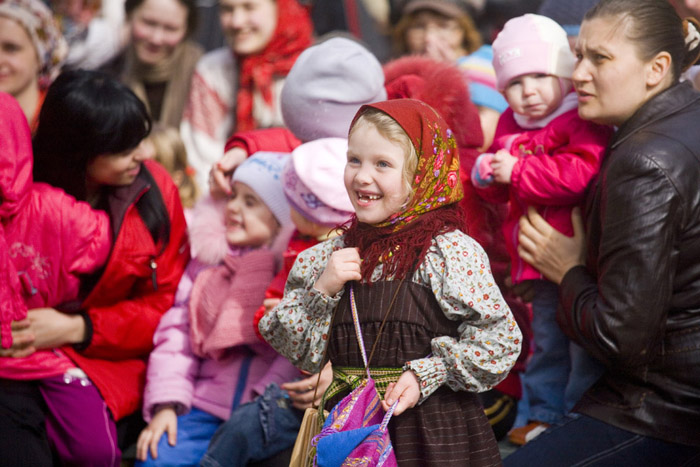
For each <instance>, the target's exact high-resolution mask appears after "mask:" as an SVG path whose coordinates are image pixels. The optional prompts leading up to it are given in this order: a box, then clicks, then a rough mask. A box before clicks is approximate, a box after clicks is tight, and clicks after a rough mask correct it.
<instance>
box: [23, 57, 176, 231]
mask: <svg viewBox="0 0 700 467" xmlns="http://www.w3.org/2000/svg"><path fill="white" fill-rule="evenodd" d="M151 125H152V123H151V117H150V116H149V114H148V110H147V109H146V106H145V105H144V104H143V102H141V100H140V99H139V98H138V97H137V96H136V94H134V93H133V92H132V91H131V90H130V89H129V88H128V87H126V86H125V85H123V84H121V83H120V82H118V81H117V80H116V79H114V78H112V77H110V76H108V75H106V74H104V73H101V72H98V71H88V70H70V71H65V72H63V73H62V74H61V75H59V76H58V78H56V80H55V81H54V82H53V83H52V84H51V86H50V87H49V90H48V92H47V93H46V98H45V99H44V103H43V105H42V107H41V112H40V113H39V125H38V127H37V130H36V134H35V135H34V138H33V140H32V142H33V147H34V180H35V181H37V182H45V183H48V184H50V185H52V186H55V187H58V188H62V189H63V190H64V191H65V192H66V193H68V194H70V195H72V196H74V197H75V198H77V199H79V200H82V201H85V200H86V197H87V193H86V186H87V166H88V163H89V162H90V161H92V160H93V159H94V158H95V157H97V156H99V155H105V154H119V153H122V152H126V151H129V150H131V149H134V148H136V147H137V146H138V145H139V144H140V143H141V141H142V140H143V139H144V138H145V137H146V136H148V134H149V133H150V131H151ZM148 176H149V177H150V174H148ZM136 206H137V208H138V211H139V214H140V215H141V218H142V219H143V221H144V223H146V226H147V227H148V229H149V231H150V232H151V235H152V236H153V239H154V241H156V242H157V241H159V240H162V241H163V242H164V244H165V243H167V240H168V237H169V235H170V221H169V216H168V213H167V210H166V208H165V203H164V202H163V198H162V196H161V193H160V190H159V189H158V187H157V185H155V183H151V187H150V189H149V190H148V191H146V193H145V194H144V195H143V196H142V197H141V198H140V199H139V201H138V202H137V203H136Z"/></svg>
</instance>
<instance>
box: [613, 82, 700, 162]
mask: <svg viewBox="0 0 700 467" xmlns="http://www.w3.org/2000/svg"><path fill="white" fill-rule="evenodd" d="M698 99H700V93H697V92H696V91H695V90H694V89H693V87H692V85H691V84H690V83H687V82H685V83H676V84H674V85H672V86H671V87H669V88H667V89H664V90H663V91H661V92H660V93H659V94H657V95H655V96H654V97H652V98H651V99H649V100H648V101H647V102H646V103H644V105H642V106H641V107H640V108H639V109H638V110H637V111H636V112H635V113H634V115H632V116H631V117H630V118H629V119H628V120H627V121H626V122H625V123H623V124H622V126H621V127H620V129H619V130H618V131H617V132H616V133H615V135H614V136H613V138H612V141H611V142H610V146H609V147H610V149H615V148H616V147H617V146H619V145H620V144H622V143H623V142H624V141H625V140H626V139H627V138H629V137H630V136H632V135H633V134H635V133H636V132H637V131H640V130H642V129H643V128H645V127H646V126H648V125H651V124H653V123H654V122H657V121H659V120H662V119H664V118H666V117H667V116H669V115H671V114H673V113H676V112H678V111H680V110H681V109H683V108H684V107H688V106H690V105H693V103H694V102H695V101H697V100H698Z"/></svg>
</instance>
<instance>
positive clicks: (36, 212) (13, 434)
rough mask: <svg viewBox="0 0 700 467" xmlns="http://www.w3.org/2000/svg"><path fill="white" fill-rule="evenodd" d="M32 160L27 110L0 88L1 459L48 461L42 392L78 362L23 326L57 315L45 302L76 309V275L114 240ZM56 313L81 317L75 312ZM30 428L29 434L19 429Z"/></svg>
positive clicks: (51, 419)
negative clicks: (43, 344)
mask: <svg viewBox="0 0 700 467" xmlns="http://www.w3.org/2000/svg"><path fill="white" fill-rule="evenodd" d="M32 164H33V157H32V142H31V139H30V133H29V126H28V124H27V120H26V118H25V116H24V113H23V112H22V109H21V108H20V106H19V104H18V103H17V101H16V100H15V99H14V98H13V97H11V96H10V95H9V94H5V93H0V221H1V223H0V327H1V329H2V332H1V341H2V349H0V414H2V415H1V416H0V453H2V461H1V463H3V464H4V465H51V462H52V454H51V450H50V446H49V440H48V439H47V436H46V433H47V430H48V431H50V430H51V428H52V427H53V426H54V424H55V423H57V421H56V419H55V415H56V414H54V413H53V412H51V411H50V410H49V411H48V412H49V413H47V414H44V412H43V410H41V409H39V407H41V406H42V405H46V404H45V402H44V398H45V397H50V398H51V399H52V401H53V402H57V399H59V397H60V393H59V392H54V391H53V390H52V389H51V388H54V387H56V384H55V383H56V381H62V380H63V378H65V377H66V375H68V374H70V372H71V371H73V370H75V369H76V365H75V363H73V362H72V361H71V359H70V358H69V357H68V356H67V355H66V354H65V353H63V352H62V351H60V350H56V351H54V350H50V349H36V348H35V347H34V345H33V339H34V338H33V336H32V335H31V332H28V329H29V326H30V322H31V321H32V320H33V319H34V317H35V316H37V314H39V315H43V316H51V317H52V318H53V319H59V317H58V316H57V315H55V314H54V312H53V310H51V309H50V308H47V307H56V308H60V309H64V310H65V311H73V309H75V308H77V307H75V306H72V305H74V304H72V303H70V302H72V301H75V300H77V299H78V292H79V288H80V278H81V276H82V275H85V274H89V273H93V272H95V270H97V269H98V268H100V267H101V266H102V265H103V264H104V263H105V261H106V260H107V255H108V254H109V249H110V245H111V241H110V225H109V219H108V217H107V214H105V213H104V212H102V211H94V210H93V209H91V208H90V205H88V204H87V203H83V202H80V201H76V199H75V198H73V197H72V196H69V195H67V194H66V193H65V192H63V190H60V189H57V188H53V187H51V186H49V185H46V184H44V183H34V182H33V180H32ZM29 310H31V311H30V312H29V314H28V311H29ZM61 319H63V320H73V319H78V320H82V318H81V317H80V315H79V314H78V313H75V314H72V313H67V314H65V315H63V317H62V318H61ZM41 331H42V329H39V330H38V331H37V330H34V331H32V332H41ZM13 334H14V336H13ZM13 337H14V338H13ZM47 391H50V392H47ZM49 393H50V394H51V395H50V396H49V395H48V394H49ZM45 417H46V420H45ZM18 431H21V432H22V433H18ZM27 433H31V435H28V436H24V435H25V434H27ZM20 434H21V435H22V436H20ZM102 434H105V435H106V432H102V431H100V432H99V433H98V432H96V433H95V439H98V438H99V439H101V438H100V436H101V435H102ZM18 436H19V438H18ZM20 441H21V442H20Z"/></svg>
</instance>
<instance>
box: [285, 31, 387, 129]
mask: <svg viewBox="0 0 700 467" xmlns="http://www.w3.org/2000/svg"><path fill="white" fill-rule="evenodd" d="M280 99H281V107H282V117H283V118H284V123H285V125H286V126H287V128H289V129H290V130H291V132H292V133H294V136H296V137H297V138H299V139H300V140H302V141H304V142H307V141H313V140H316V139H319V138H330V137H336V138H347V137H348V130H349V129H350V123H351V122H352V119H353V117H354V116H355V113H356V112H357V110H358V109H359V108H360V107H361V106H362V105H364V104H370V103H373V102H379V101H383V100H386V91H385V90H384V72H383V71H382V66H381V64H380V63H379V61H378V60H377V59H376V57H375V56H374V55H372V53H371V52H370V51H368V50H367V49H366V48H365V47H363V46H362V45H360V44H359V43H358V42H356V41H353V40H350V39H346V38H342V37H334V38H332V39H328V40H327V41H324V42H322V43H320V44H317V45H314V46H312V47H309V48H308V49H306V50H305V51H304V52H302V53H301V55H299V58H297V61H296V62H295V63H294V66H293V67H292V69H291V71H290V72H289V74H288V75H287V78H286V80H285V82H284V86H283V88H282V95H281V98H280Z"/></svg>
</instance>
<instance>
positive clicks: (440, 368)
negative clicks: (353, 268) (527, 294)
mask: <svg viewBox="0 0 700 467" xmlns="http://www.w3.org/2000/svg"><path fill="white" fill-rule="evenodd" d="M344 246H345V245H344V243H343V237H342V236H341V237H337V238H334V239H331V240H328V241H325V242H323V243H320V244H318V245H316V246H314V247H311V248H309V249H308V250H305V251H304V252H302V253H301V254H300V255H299V257H298V258H297V260H296V263H295V264H294V267H293V268H292V270H291V271H290V273H289V277H288V278H287V284H286V287H285V291H284V298H283V299H282V301H281V302H280V304H279V305H278V306H277V307H276V308H275V309H274V310H272V311H271V312H270V313H267V314H266V315H265V316H264V317H263V318H262V320H261V321H260V323H259V329H260V332H261V334H262V335H263V337H264V338H265V339H266V340H267V341H268V342H269V343H270V344H271V345H272V346H273V347H274V348H275V349H276V350H277V351H278V352H280V353H281V354H282V355H284V356H286V357H287V358H288V359H289V360H290V361H291V362H292V363H293V364H295V365H296V366H298V367H299V368H301V369H303V370H307V371H312V372H314V371H318V369H319V366H320V362H321V359H322V357H323V352H324V349H325V347H326V340H327V336H328V334H329V327H330V319H331V315H332V311H333V310H334V308H335V307H336V306H337V304H338V302H339V300H340V297H341V296H342V294H343V293H344V291H340V292H339V293H338V294H336V295H334V296H332V297H329V296H327V295H325V294H323V293H321V292H319V291H318V290H316V289H315V288H314V287H313V286H314V284H315V282H316V280H317V279H318V278H319V277H320V275H321V273H322V272H323V270H324V268H325V265H326V264H327V262H328V259H329V257H330V254H331V253H332V252H333V251H335V250H339V249H342V248H344ZM381 267H382V265H381V264H380V265H379V266H378V267H377V269H376V270H375V271H374V274H373V280H375V278H376V277H379V273H380V272H381ZM412 280H413V281H414V282H416V283H418V284H421V285H424V286H428V287H430V288H431V289H432V291H433V294H434V295H435V298H436V299H437V302H438V303H439V305H440V308H441V309H442V311H443V313H445V316H446V317H447V318H448V319H451V320H455V321H460V322H461V324H460V325H459V336H460V337H459V339H456V338H453V337H448V336H443V337H438V338H435V339H433V340H432V355H426V357H425V358H422V359H419V360H413V361H410V362H407V363H406V366H405V367H404V368H405V369H411V370H413V371H414V372H415V374H416V376H417V377H418V379H419V381H420V386H421V400H424V399H425V398H426V397H427V396H429V395H430V394H432V393H433V392H434V391H435V390H436V389H437V388H438V387H439V386H441V385H443V384H446V385H447V386H448V387H450V388H451V389H453V390H455V391H459V390H462V391H473V392H482V391H486V390H488V389H490V388H491V387H493V386H494V385H496V384H498V383H499V382H500V381H501V380H502V379H503V378H505V377H506V375H507V374H508V371H510V369H511V368H512V367H513V364H514V363H515V360H516V358H517V357H518V355H519V353H520V343H521V340H522V335H521V333H520V329H519V328H518V325H517V324H516V323H515V319H514V318H513V315H512V314H511V311H510V308H508V305H507V304H506V302H505V300H504V299H503V296H502V295H501V292H500V290H499V289H498V287H497V286H496V284H495V282H494V279H493V276H492V275H491V270H490V266H489V261H488V257H487V256H486V253H485V252H484V250H483V249H482V248H481V246H480V245H479V244H478V243H477V242H476V241H475V240H473V239H472V238H471V237H469V236H468V235H466V234H464V233H463V232H460V231H458V230H455V231H452V232H448V233H446V234H442V235H439V236H437V237H435V238H434V239H433V243H432V245H431V247H430V249H429V250H428V253H427V254H426V257H425V258H424V260H423V262H422V264H421V265H420V266H419V268H418V270H417V271H416V272H415V274H414V275H413V278H412Z"/></svg>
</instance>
